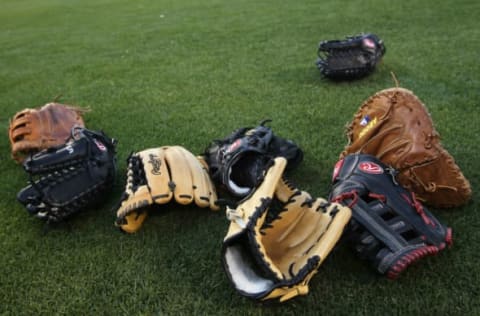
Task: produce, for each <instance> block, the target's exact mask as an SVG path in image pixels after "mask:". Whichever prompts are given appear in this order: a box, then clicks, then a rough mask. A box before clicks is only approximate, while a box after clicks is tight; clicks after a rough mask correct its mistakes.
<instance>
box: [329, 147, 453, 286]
mask: <svg viewBox="0 0 480 316" xmlns="http://www.w3.org/2000/svg"><path fill="white" fill-rule="evenodd" d="M395 175H396V170H395V169H393V168H391V167H389V166H387V165H385V164H383V163H382V162H381V161H380V160H378V159H377V158H376V157H374V156H371V155H366V154H351V155H347V156H346V157H345V158H344V159H342V160H340V161H339V162H337V164H336V166H335V170H334V173H333V189H332V192H331V194H330V199H331V200H332V201H335V202H339V203H341V204H343V205H347V206H348V207H350V208H351V210H352V220H351V221H350V224H349V228H348V233H347V235H346V236H348V239H349V240H350V241H351V242H352V245H353V247H354V249H355V251H356V252H357V253H358V254H359V255H360V257H362V258H364V259H367V260H369V261H370V263H371V264H372V265H373V266H374V267H375V268H376V269H377V271H378V272H380V273H381V274H386V275H387V277H388V278H391V279H395V278H396V277H398V276H399V274H400V273H401V272H402V271H403V270H405V269H406V268H407V267H408V266H409V265H410V264H412V263H413V262H415V261H417V260H419V259H421V258H423V257H425V256H428V255H435V254H437V253H438V252H439V251H440V250H442V249H444V248H445V247H446V246H447V245H451V243H452V230H451V228H448V227H446V226H445V225H443V224H441V223H440V222H439V221H438V220H437V219H436V218H435V217H434V216H433V215H432V214H431V213H430V212H429V211H428V210H427V209H426V208H425V207H424V206H422V204H421V203H420V202H418V201H417V200H416V199H415V195H414V194H413V193H412V192H410V191H407V190H406V189H405V188H403V187H402V186H400V185H399V184H398V183H397V182H396V180H395Z"/></svg>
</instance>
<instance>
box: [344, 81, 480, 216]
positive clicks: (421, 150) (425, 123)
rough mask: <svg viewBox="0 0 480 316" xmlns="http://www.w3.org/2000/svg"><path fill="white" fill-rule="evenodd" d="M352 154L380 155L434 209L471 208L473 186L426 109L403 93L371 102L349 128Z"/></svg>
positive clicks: (394, 92)
mask: <svg viewBox="0 0 480 316" xmlns="http://www.w3.org/2000/svg"><path fill="white" fill-rule="evenodd" d="M347 137H348V140H349V143H348V145H347V146H346V147H345V149H344V151H343V152H342V153H341V155H340V158H342V157H344V156H345V155H347V154H350V153H356V152H359V153H365V154H370V155H374V156H376V157H377V158H379V159H380V160H381V161H382V162H383V163H385V164H387V165H391V166H392V167H394V168H395V169H397V170H398V171H399V175H398V181H399V182H400V183H401V184H402V185H403V186H404V187H405V188H406V189H408V190H410V191H413V192H415V194H416V195H417V198H418V199H419V200H421V201H422V202H424V203H426V204H429V205H431V206H434V207H454V206H459V205H462V204H464V203H466V202H467V201H468V200H469V199H470V197H471V194H472V190H471V188H470V183H469V182H468V180H467V179H466V178H465V176H464V175H463V174H462V172H461V171H460V168H459V167H458V166H457V164H456V163H455V161H454V159H453V157H452V156H451V155H450V154H449V153H448V152H447V150H445V149H444V148H443V147H442V145H441V143H440V135H439V134H438V132H437V131H436V130H435V128H434V126H433V122H432V118H431V116H430V114H429V113H428V111H427V108H426V107H425V105H424V104H423V103H422V102H421V101H420V100H419V99H418V98H417V97H416V96H415V95H414V94H413V92H411V91H409V90H406V89H403V88H391V89H386V90H382V91H380V92H378V93H376V94H375V95H373V96H371V97H370V98H368V100H366V101H365V102H364V103H363V104H362V106H361V107H360V109H359V110H358V111H357V113H356V114H355V116H354V118H353V121H352V122H351V123H350V124H349V126H348V127H347Z"/></svg>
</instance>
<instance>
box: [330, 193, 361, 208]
mask: <svg viewBox="0 0 480 316" xmlns="http://www.w3.org/2000/svg"><path fill="white" fill-rule="evenodd" d="M346 199H351V200H352V201H350V203H348V205H347V207H349V208H351V207H352V206H353V205H355V204H356V203H357V201H358V192H357V191H356V190H353V191H350V192H345V193H342V194H340V195H337V196H336V197H334V198H333V199H332V201H333V202H336V203H341V202H342V201H343V200H346Z"/></svg>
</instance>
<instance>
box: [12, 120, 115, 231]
mask: <svg viewBox="0 0 480 316" xmlns="http://www.w3.org/2000/svg"><path fill="white" fill-rule="evenodd" d="M115 145H116V141H115V140H113V139H110V138H108V137H107V136H106V135H105V134H104V133H103V132H96V131H91V130H87V129H85V128H82V127H74V128H72V131H71V136H70V138H69V139H68V140H67V142H66V143H65V144H64V145H60V146H56V147H50V148H48V149H44V150H42V151H40V152H38V153H36V154H35V155H33V156H30V157H28V158H27V159H26V160H25V161H24V163H23V166H24V169H25V171H26V172H27V173H28V174H29V178H30V179H29V185H28V186H27V187H25V188H23V189H22V190H21V191H20V192H19V193H18V195H17V199H18V201H20V203H22V204H23V205H24V206H25V207H26V209H27V211H28V212H29V213H30V214H32V215H35V216H36V217H38V218H41V219H44V220H46V221H47V223H51V222H59V221H62V220H64V219H66V218H67V217H69V216H70V215H72V214H74V213H76V212H78V211H80V210H83V209H85V208H87V207H89V206H92V205H94V204H97V203H99V202H101V201H102V200H103V199H104V197H103V194H105V193H106V192H107V191H108V190H109V189H111V188H112V187H113V183H114V179H115V171H116V161H115Z"/></svg>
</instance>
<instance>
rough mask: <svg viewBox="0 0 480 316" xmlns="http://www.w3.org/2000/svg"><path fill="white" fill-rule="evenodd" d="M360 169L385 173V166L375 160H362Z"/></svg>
mask: <svg viewBox="0 0 480 316" xmlns="http://www.w3.org/2000/svg"><path fill="white" fill-rule="evenodd" d="M358 168H359V169H360V171H362V172H365V173H370V174H381V173H383V168H382V167H380V166H379V165H377V164H376V163H374V162H362V163H360V164H359V165H358Z"/></svg>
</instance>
